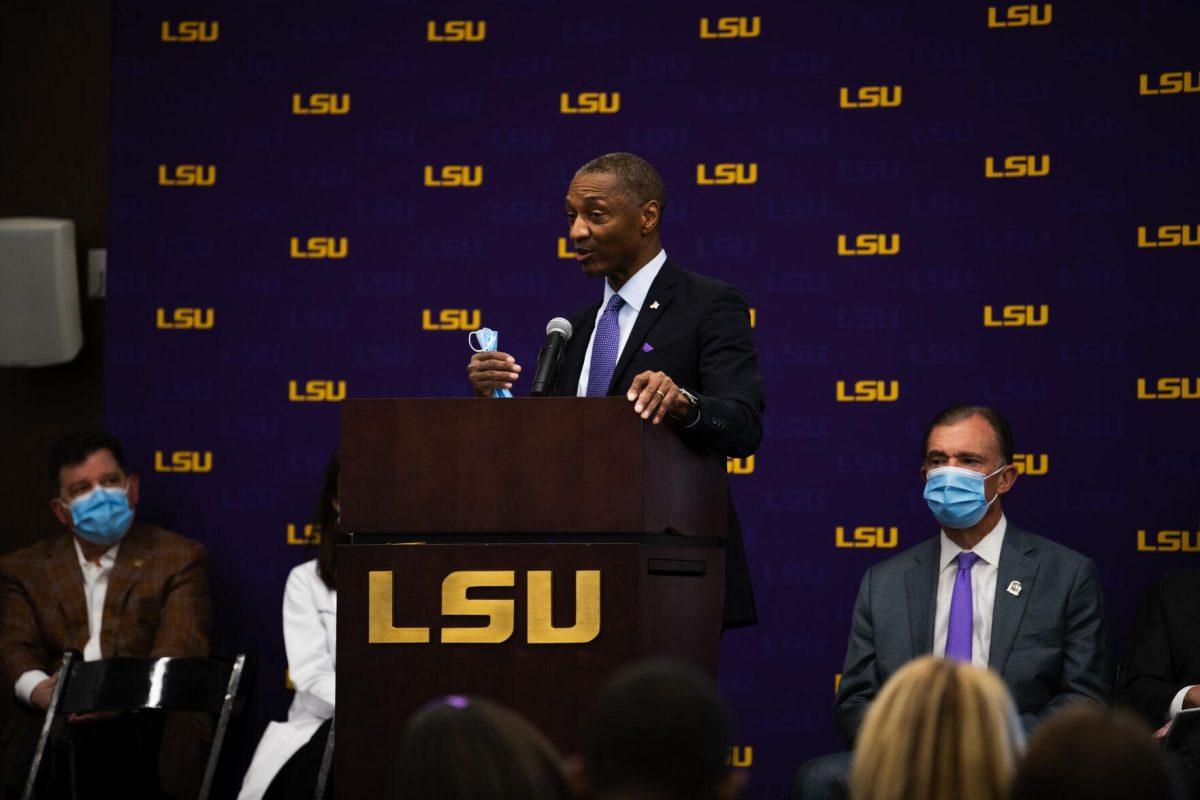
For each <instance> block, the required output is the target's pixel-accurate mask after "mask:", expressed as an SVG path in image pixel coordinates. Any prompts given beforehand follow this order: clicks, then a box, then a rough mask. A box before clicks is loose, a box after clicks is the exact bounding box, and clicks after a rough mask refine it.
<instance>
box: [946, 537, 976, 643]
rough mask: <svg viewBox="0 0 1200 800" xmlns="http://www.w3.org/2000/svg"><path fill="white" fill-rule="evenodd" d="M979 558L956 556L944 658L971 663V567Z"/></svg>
mask: <svg viewBox="0 0 1200 800" xmlns="http://www.w3.org/2000/svg"><path fill="white" fill-rule="evenodd" d="M978 560H979V556H977V555H976V554H975V553H968V552H962V553H959V554H958V574H957V575H955V576H954V594H952V595H951V596H950V625H949V627H948V628H947V629H946V658H952V659H954V660H956V661H965V662H967V663H968V664H969V663H971V642H972V639H973V638H974V634H975V610H974V607H973V606H974V604H973V603H972V602H971V567H973V566H975V562H976V561H978Z"/></svg>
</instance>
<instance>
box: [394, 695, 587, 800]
mask: <svg viewBox="0 0 1200 800" xmlns="http://www.w3.org/2000/svg"><path fill="white" fill-rule="evenodd" d="M396 778H397V781H396V786H397V788H398V791H399V796H400V797H402V798H414V800H565V799H566V798H569V797H570V793H569V790H568V788H567V782H566V778H565V777H564V776H563V772H562V764H561V762H560V759H559V756H558V753H557V752H555V750H554V747H553V746H552V745H551V744H550V743H549V742H548V741H546V738H545V737H544V736H542V734H541V733H539V732H538V731H537V729H535V728H534V727H533V726H532V725H530V724H529V723H528V722H526V721H525V719H523V718H522V717H520V716H518V715H517V714H514V713H513V712H511V711H509V710H507V709H505V708H502V707H500V706H498V705H496V704H495V703H490V702H488V701H487V700H482V699H480V698H476V697H463V696H459V695H451V696H448V697H443V698H441V699H439V700H436V701H434V702H432V703H430V704H429V705H427V706H426V707H425V708H424V709H422V710H421V711H419V712H417V714H416V715H415V716H414V717H413V718H412V720H411V721H410V722H409V724H408V727H407V729H406V730H405V732H404V740H403V743H402V745H401V751H400V758H399V761H398V764H397V774H396Z"/></svg>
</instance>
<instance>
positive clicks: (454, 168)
mask: <svg viewBox="0 0 1200 800" xmlns="http://www.w3.org/2000/svg"><path fill="white" fill-rule="evenodd" d="M482 184H483V167H482V166H474V167H468V166H465V165H450V164H447V165H446V166H444V167H442V169H441V170H440V171H439V172H438V173H437V175H436V176H435V175H434V172H433V167H432V166H431V165H426V166H425V185H426V186H445V187H455V186H463V187H466V188H474V187H476V186H480V185H482Z"/></svg>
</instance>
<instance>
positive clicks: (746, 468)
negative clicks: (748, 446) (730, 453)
mask: <svg viewBox="0 0 1200 800" xmlns="http://www.w3.org/2000/svg"><path fill="white" fill-rule="evenodd" d="M725 472H726V474H728V475H753V474H754V456H746V457H745V458H727V459H725Z"/></svg>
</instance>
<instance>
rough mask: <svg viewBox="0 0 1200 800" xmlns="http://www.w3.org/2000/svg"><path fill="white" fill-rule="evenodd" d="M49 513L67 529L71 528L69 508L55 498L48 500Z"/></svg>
mask: <svg viewBox="0 0 1200 800" xmlns="http://www.w3.org/2000/svg"><path fill="white" fill-rule="evenodd" d="M50 513H52V514H54V516H55V517H57V518H58V521H59V522H61V523H62V524H63V525H66V526H67V527H68V528H69V527H71V522H72V519H71V507H70V506H68V505H67V504H66V503H64V502H63V501H62V500H61V499H59V498H57V497H52V498H50Z"/></svg>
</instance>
